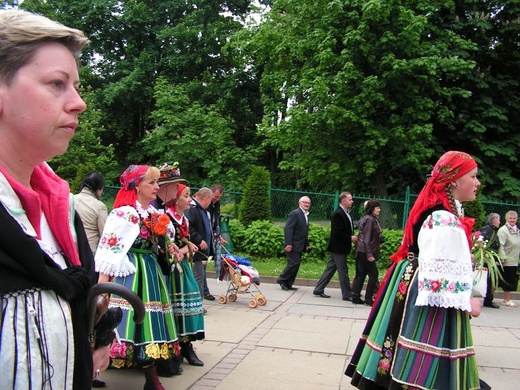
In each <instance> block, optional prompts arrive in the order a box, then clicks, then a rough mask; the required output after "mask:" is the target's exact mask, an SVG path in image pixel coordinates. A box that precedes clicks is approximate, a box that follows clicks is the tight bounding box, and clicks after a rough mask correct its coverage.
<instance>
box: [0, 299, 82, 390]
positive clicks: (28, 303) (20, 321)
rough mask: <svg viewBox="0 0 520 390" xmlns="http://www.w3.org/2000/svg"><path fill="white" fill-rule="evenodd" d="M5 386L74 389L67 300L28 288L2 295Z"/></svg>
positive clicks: (0, 354) (0, 345)
mask: <svg viewBox="0 0 520 390" xmlns="http://www.w3.org/2000/svg"><path fill="white" fill-rule="evenodd" d="M0 309H1V311H0V367H1V372H2V375H1V379H0V380H1V385H0V387H1V388H2V389H21V390H24V389H72V385H73V383H72V379H73V378H72V375H73V372H74V338H73V330H72V319H71V313H70V308H69V305H68V303H67V302H66V301H65V300H64V299H63V298H61V297H59V296H58V295H57V294H56V293H55V292H53V291H50V290H41V289H28V290H23V291H17V292H13V293H8V294H3V295H2V296H1V307H0Z"/></svg>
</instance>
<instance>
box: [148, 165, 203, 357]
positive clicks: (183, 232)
mask: <svg viewBox="0 0 520 390" xmlns="http://www.w3.org/2000/svg"><path fill="white" fill-rule="evenodd" d="M183 182H184V183H187V182H186V180H184V179H181V178H180V171H179V168H178V167H177V165H176V164H174V165H166V166H164V167H162V168H161V178H160V179H159V185H160V186H161V189H160V190H159V194H158V195H159V198H161V199H164V206H163V207H164V210H165V212H166V214H167V215H168V216H169V217H170V219H171V221H172V223H173V225H174V227H175V244H176V245H177V246H178V247H179V251H180V253H182V255H183V257H182V259H181V261H179V263H178V264H177V265H176V266H174V267H172V268H171V270H170V271H171V273H169V274H168V278H167V280H168V281H167V283H168V288H169V291H170V298H171V300H172V304H173V311H174V315H175V320H176V325H177V334H178V336H179V339H180V346H181V355H182V356H183V357H184V358H185V359H186V360H187V361H188V363H189V364H190V365H192V366H203V365H204V363H203V362H202V361H201V360H200V359H199V358H198V356H197V355H196V354H195V351H194V350H193V345H192V342H193V341H196V340H203V339H204V312H203V305H202V297H201V295H200V291H199V286H198V284H197V281H196V280H195V276H193V271H192V264H191V257H192V254H193V252H195V251H197V250H198V248H197V247H196V246H195V244H193V243H191V242H190V241H189V239H190V232H189V226H188V219H187V218H186V217H185V216H184V211H186V210H187V209H189V208H190V201H191V197H190V188H189V187H187V186H186V185H185V184H183ZM174 191H175V192H174Z"/></svg>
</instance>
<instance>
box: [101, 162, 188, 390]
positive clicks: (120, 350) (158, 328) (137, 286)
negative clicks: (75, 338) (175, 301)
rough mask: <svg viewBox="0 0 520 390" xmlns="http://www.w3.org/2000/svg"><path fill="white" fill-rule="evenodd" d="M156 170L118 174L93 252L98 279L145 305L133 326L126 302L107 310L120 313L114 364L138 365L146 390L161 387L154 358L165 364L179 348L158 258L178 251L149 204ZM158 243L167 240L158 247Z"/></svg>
mask: <svg viewBox="0 0 520 390" xmlns="http://www.w3.org/2000/svg"><path fill="white" fill-rule="evenodd" d="M158 179H159V169H157V168H155V167H149V166H144V165H131V166H129V167H128V168H127V169H126V170H125V172H123V174H122V175H121V178H120V182H121V185H122V188H121V189H120V190H119V192H118V193H117V196H116V199H115V202H114V209H113V210H112V212H111V213H110V214H109V216H108V219H107V222H106V224H105V229H104V230H103V234H102V236H101V239H100V241H99V246H98V249H97V251H96V256H95V263H96V271H97V272H99V281H100V282H106V281H109V280H112V279H115V280H114V281H115V282H116V283H120V284H122V285H124V286H126V287H128V288H129V289H131V290H132V291H133V292H135V293H136V294H137V295H138V296H139V297H140V298H141V299H142V301H143V302H144V305H145V308H146V315H145V319H144V321H143V323H142V324H139V325H138V324H135V323H134V322H133V320H132V319H133V309H132V307H131V306H130V305H129V303H128V301H126V300H124V299H122V298H120V297H117V296H112V297H111V298H110V307H120V308H121V309H122V310H123V313H124V314H123V320H122V321H121V323H120V325H119V327H118V332H119V335H120V338H121V344H117V343H114V345H113V347H112V351H111V357H112V358H113V359H112V365H113V366H116V367H122V366H133V365H138V366H141V367H143V369H144V374H145V377H146V383H145V385H144V389H145V390H155V389H161V390H162V389H164V388H163V386H162V385H161V383H160V381H159V379H158V377H157V371H156V367H155V362H156V361H157V360H167V359H169V358H170V357H171V356H172V354H174V353H176V352H175V351H176V350H178V343H177V333H176V329H175V321H174V318H173V309H172V305H171V301H170V298H169V294H168V290H167V287H166V283H165V281H164V278H163V275H162V271H161V266H160V265H159V262H158V257H161V256H166V257H169V256H172V255H174V253H175V250H176V249H178V248H176V247H175V245H174V244H173V243H171V244H169V242H170V240H169V237H170V235H169V234H170V233H169V232H168V231H170V232H173V226H172V225H171V222H170V220H169V218H167V217H166V216H165V215H163V214H159V213H158V211H157V210H156V209H155V208H154V207H153V206H151V205H150V202H152V201H154V200H155V199H156V197H157V191H158V190H159V185H158V184H157V180H158ZM160 239H164V240H165V241H163V242H168V245H167V248H166V250H165V248H161V247H160V246H159V242H160Z"/></svg>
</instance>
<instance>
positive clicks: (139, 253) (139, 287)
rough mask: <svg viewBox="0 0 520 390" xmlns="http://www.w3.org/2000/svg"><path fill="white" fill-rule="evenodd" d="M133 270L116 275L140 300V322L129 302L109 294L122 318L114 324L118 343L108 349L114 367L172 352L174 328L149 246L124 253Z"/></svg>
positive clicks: (141, 362)
mask: <svg viewBox="0 0 520 390" xmlns="http://www.w3.org/2000/svg"><path fill="white" fill-rule="evenodd" d="M127 256H128V258H129V260H130V261H131V262H132V264H133V265H134V266H135V270H136V271H135V273H134V274H132V275H128V276H125V277H117V278H116V279H115V281H114V282H116V283H120V284H122V285H124V286H125V287H127V288H129V289H130V290H132V291H133V292H134V293H136V294H137V295H138V296H139V297H140V298H141V299H142V301H143V303H144V306H145V309H146V314H145V317H144V321H143V323H141V324H136V323H135V322H134V321H133V316H134V311H133V308H132V306H131V305H130V303H129V302H128V301H127V300H126V299H124V298H121V297H119V296H116V295H114V296H112V297H111V298H110V307H120V308H121V309H122V310H123V320H122V321H121V323H120V324H119V326H118V327H117V331H118V333H119V337H120V340H121V343H120V344H118V343H116V342H115V343H114V344H113V346H112V350H111V353H110V357H111V358H112V360H111V364H112V366H114V367H123V366H126V367H130V366H134V365H148V364H150V363H152V362H153V361H155V360H158V359H164V360H167V359H169V358H170V357H171V356H173V354H174V353H175V352H174V349H173V348H174V343H175V342H176V341H177V331H176V328H175V320H174V316H173V307H172V304H171V300H170V297H169V293H168V289H167V286H166V282H165V280H164V277H163V274H162V271H161V267H160V265H159V264H158V263H157V257H156V255H155V254H154V253H153V252H152V251H151V250H143V249H135V248H132V249H131V250H130V251H129V252H128V254H127Z"/></svg>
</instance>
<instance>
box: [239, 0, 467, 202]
mask: <svg viewBox="0 0 520 390" xmlns="http://www.w3.org/2000/svg"><path fill="white" fill-rule="evenodd" d="M450 4H451V2H449V1H433V2H432V1H426V0H424V1H379V0H369V1H365V0H359V1H339V0H338V1H332V2H331V1H326V0H314V1H307V2H300V1H296V0H280V1H276V2H274V3H273V8H272V10H271V12H270V13H269V15H268V17H267V18H266V20H265V23H263V24H262V25H261V26H260V27H259V28H258V30H257V31H256V32H255V34H254V35H253V37H252V39H251V41H248V42H247V45H246V48H247V49H248V52H249V53H250V55H251V57H252V58H255V60H256V61H258V62H262V63H263V73H262V81H261V87H262V92H263V98H264V103H265V105H266V116H265V117H264V122H263V124H262V127H261V132H262V134H263V135H265V137H266V138H267V140H268V143H269V144H270V145H271V146H272V147H274V148H275V149H276V151H277V152H278V156H280V157H282V159H281V160H280V161H279V168H280V169H282V170H288V171H293V172H295V173H296V174H297V176H296V179H297V180H298V186H299V187H315V188H322V189H325V190H332V189H335V188H340V187H343V186H348V188H350V189H351V190H353V191H363V192H370V193H376V194H379V195H385V194H387V193H388V192H391V193H396V192H398V191H399V189H400V188H403V189H404V187H405V183H410V181H411V182H415V181H417V182H424V180H423V179H420V176H421V175H422V174H423V172H424V171H425V169H426V167H427V166H429V165H430V164H431V160H432V159H433V158H436V157H437V156H434V154H435V144H434V143H433V130H434V129H433V118H438V117H448V116H451V115H453V113H452V110H451V109H450V107H449V106H448V105H447V104H446V102H448V101H450V100H451V99H454V98H458V97H467V96H469V92H468V91H467V90H465V89H464V88H461V87H460V86H457V85H454V84H453V83H452V81H453V80H456V79H457V78H459V77H460V76H461V75H464V74H466V73H467V72H469V71H471V69H472V68H473V67H474V66H475V64H474V62H473V61H471V60H470V58H469V57H470V53H471V52H472V51H474V50H475V48H476V47H475V44H473V43H472V42H470V41H468V40H465V39H463V38H462V37H460V36H458V35H457V34H454V33H453V32H452V31H449V30H443V29H441V28H440V27H437V26H435V25H432V24H430V23H429V21H430V20H429V18H430V17H431V15H434V14H436V13H438V12H439V9H441V8H443V7H444V6H446V5H450Z"/></svg>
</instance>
